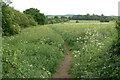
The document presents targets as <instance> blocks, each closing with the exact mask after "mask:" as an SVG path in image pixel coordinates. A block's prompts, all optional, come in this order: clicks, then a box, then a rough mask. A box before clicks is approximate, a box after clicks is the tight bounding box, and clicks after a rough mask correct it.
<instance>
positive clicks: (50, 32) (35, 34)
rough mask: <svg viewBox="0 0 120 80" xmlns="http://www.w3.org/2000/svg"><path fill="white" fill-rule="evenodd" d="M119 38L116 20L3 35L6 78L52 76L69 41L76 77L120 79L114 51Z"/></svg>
mask: <svg viewBox="0 0 120 80" xmlns="http://www.w3.org/2000/svg"><path fill="white" fill-rule="evenodd" d="M117 37H118V36H117V30H116V29H115V24H114V22H109V23H100V22H99V21H79V23H75V21H74V20H72V21H70V22H66V23H59V24H49V25H44V26H31V27H29V28H26V29H23V30H22V32H21V33H20V34H18V35H14V36H11V37H4V38H3V50H2V51H3V62H4V63H3V77H7V78H8V77H9V78H16V77H17V78H50V77H51V76H52V75H53V74H54V73H55V72H56V68H57V66H58V65H59V64H60V63H61V62H62V61H63V59H64V56H65V55H66V52H65V49H64V43H65V42H66V43H67V44H68V47H69V50H70V51H71V56H73V59H72V62H71V68H70V70H69V73H70V74H71V75H72V76H71V77H72V78H110V77H113V78H114V77H116V78H120V72H119V70H120V67H119V61H120V57H119V56H118V55H116V54H114V52H113V51H115V49H114V48H113V45H114V44H115V43H116V41H117Z"/></svg>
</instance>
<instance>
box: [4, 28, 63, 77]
mask: <svg viewBox="0 0 120 80" xmlns="http://www.w3.org/2000/svg"><path fill="white" fill-rule="evenodd" d="M28 35H29V36H28ZM63 44H64V41H63V39H62V37H61V36H60V35H59V34H56V32H54V31H53V30H51V29H50V28H49V27H48V26H41V27H40V26H36V27H31V28H26V29H24V30H22V32H21V33H20V34H19V35H15V36H11V37H3V49H2V51H3V77H4V78H48V77H50V76H51V74H53V73H54V72H55V71H56V66H57V65H58V63H60V62H61V60H62V59H63V56H64V46H63Z"/></svg>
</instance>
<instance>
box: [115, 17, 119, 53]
mask: <svg viewBox="0 0 120 80" xmlns="http://www.w3.org/2000/svg"><path fill="white" fill-rule="evenodd" d="M116 24H117V25H116V29H117V31H118V41H117V44H116V45H115V46H116V48H117V54H118V55H120V17H118V20H117V22H116Z"/></svg>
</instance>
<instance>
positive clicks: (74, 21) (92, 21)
mask: <svg viewBox="0 0 120 80" xmlns="http://www.w3.org/2000/svg"><path fill="white" fill-rule="evenodd" d="M76 21H77V20H70V21H69V23H76ZM78 21H79V23H97V24H98V23H99V24H102V23H101V22H100V21H99V20H78ZM103 23H108V22H103ZM110 23H113V21H110ZM108 24H109V23H108Z"/></svg>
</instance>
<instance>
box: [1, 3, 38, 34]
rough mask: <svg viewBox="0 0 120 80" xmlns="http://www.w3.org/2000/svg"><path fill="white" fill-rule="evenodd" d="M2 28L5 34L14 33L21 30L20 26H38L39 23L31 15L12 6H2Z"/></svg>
mask: <svg viewBox="0 0 120 80" xmlns="http://www.w3.org/2000/svg"><path fill="white" fill-rule="evenodd" d="M2 9H3V10H2V14H3V15H2V24H3V25H2V28H3V35H6V36H7V35H14V34H18V33H19V32H20V28H21V27H22V28H25V27H28V26H30V25H31V26H36V25H37V23H36V22H35V20H34V19H33V17H32V16H31V15H26V14H23V13H21V12H19V11H17V10H15V9H14V8H12V7H9V6H6V5H4V6H3V7H2Z"/></svg>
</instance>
